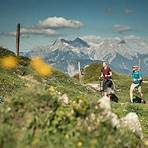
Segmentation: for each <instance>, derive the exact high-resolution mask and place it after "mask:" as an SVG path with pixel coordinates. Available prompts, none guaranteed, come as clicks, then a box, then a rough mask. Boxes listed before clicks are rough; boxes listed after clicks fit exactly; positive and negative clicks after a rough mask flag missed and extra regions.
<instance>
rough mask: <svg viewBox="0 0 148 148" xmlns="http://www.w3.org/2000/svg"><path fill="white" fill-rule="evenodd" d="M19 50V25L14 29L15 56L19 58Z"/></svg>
mask: <svg viewBox="0 0 148 148" xmlns="http://www.w3.org/2000/svg"><path fill="white" fill-rule="evenodd" d="M19 49H20V24H17V29H16V55H17V56H19Z"/></svg>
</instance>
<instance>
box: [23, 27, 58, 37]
mask: <svg viewBox="0 0 148 148" xmlns="http://www.w3.org/2000/svg"><path fill="white" fill-rule="evenodd" d="M21 34H26V35H47V36H54V35H59V34H58V33H57V31H56V30H53V29H36V28H22V29H21Z"/></svg>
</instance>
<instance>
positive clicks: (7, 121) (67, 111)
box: [0, 58, 146, 148]
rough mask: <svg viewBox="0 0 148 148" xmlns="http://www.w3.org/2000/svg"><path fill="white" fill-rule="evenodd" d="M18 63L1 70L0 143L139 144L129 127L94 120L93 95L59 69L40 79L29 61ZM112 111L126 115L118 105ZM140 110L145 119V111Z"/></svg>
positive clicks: (96, 95) (2, 145)
mask: <svg viewBox="0 0 148 148" xmlns="http://www.w3.org/2000/svg"><path fill="white" fill-rule="evenodd" d="M19 61H20V62H19V63H20V64H19V65H18V67H17V69H14V70H5V69H0V90H2V91H1V94H0V95H1V96H4V97H5V101H4V102H3V103H1V104H0V125H1V126H0V147H5V148H9V147H11V148H12V147H59V146H60V147H108V146H110V147H113V148H114V147H116V146H117V147H119V148H120V147H121V148H122V147H125V146H128V147H142V145H143V144H142V143H141V141H140V140H139V139H137V138H136V137H135V135H134V134H132V133H130V132H129V131H127V130H125V129H120V130H116V129H113V128H112V127H111V125H110V123H109V122H108V121H101V122H98V119H99V118H100V110H96V109H95V105H96V101H97V99H98V98H99V97H100V95H99V94H98V93H95V92H91V91H89V90H88V89H86V88H85V87H84V86H82V85H81V84H80V83H79V82H78V81H77V80H74V79H71V78H70V77H68V76H67V75H65V74H63V73H61V72H58V71H54V73H53V75H52V76H50V77H47V78H41V77H40V76H38V75H37V74H35V73H34V72H33V71H32V69H31V68H30V67H29V66H28V59H24V58H20V59H19ZM96 72H97V71H96ZM95 74H96V73H94V75H95ZM117 77H118V75H116V78H117ZM123 77H124V76H123ZM88 78H89V77H88ZM88 78H86V81H87V79H88ZM91 81H92V79H91ZM94 81H97V74H96V78H94V79H93V82H94ZM58 93H61V94H65V93H66V94H67V96H68V97H69V99H70V101H69V105H67V106H64V105H63V104H62V103H61V102H60V101H59V99H58V96H59V95H58ZM122 93H124V92H122ZM123 96H124V94H123ZM122 100H124V97H123V99H122ZM128 109H129V107H128ZM141 109H142V107H141ZM113 110H114V111H115V112H117V113H118V114H119V116H122V115H124V113H125V112H122V107H120V104H119V105H117V104H113ZM127 112H128V111H127ZM139 112H140V113H141V114H142V116H143V117H145V115H146V110H145V114H143V112H142V111H140V110H139ZM144 120H145V119H144ZM93 128H94V129H93ZM144 128H145V129H146V127H144ZM65 141H66V142H65Z"/></svg>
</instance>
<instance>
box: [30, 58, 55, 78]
mask: <svg viewBox="0 0 148 148" xmlns="http://www.w3.org/2000/svg"><path fill="white" fill-rule="evenodd" d="M31 66H32V67H33V68H34V69H35V70H36V72H37V73H38V74H40V75H42V76H49V75H51V74H52V71H53V68H52V66H50V65H48V64H46V63H45V62H44V61H43V59H42V58H38V57H36V58H33V59H32V60H31Z"/></svg>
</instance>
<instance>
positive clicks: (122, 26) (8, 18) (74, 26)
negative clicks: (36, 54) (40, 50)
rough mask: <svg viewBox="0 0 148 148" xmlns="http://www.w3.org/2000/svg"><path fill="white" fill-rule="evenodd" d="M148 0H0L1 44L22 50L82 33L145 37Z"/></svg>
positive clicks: (147, 35)
mask: <svg viewBox="0 0 148 148" xmlns="http://www.w3.org/2000/svg"><path fill="white" fill-rule="evenodd" d="M147 18H148V0H0V46H3V47H7V48H9V49H12V50H15V43H16V41H15V34H16V24H17V23H20V24H21V46H20V48H21V50H22V51H23V50H30V49H35V48H36V47H37V46H43V45H49V44H50V43H51V42H53V41H54V40H56V39H57V38H66V39H74V38H76V37H81V36H90V35H93V36H101V37H117V36H118V37H123V36H129V35H134V36H138V37H142V38H148V29H147V26H148V19H147Z"/></svg>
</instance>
